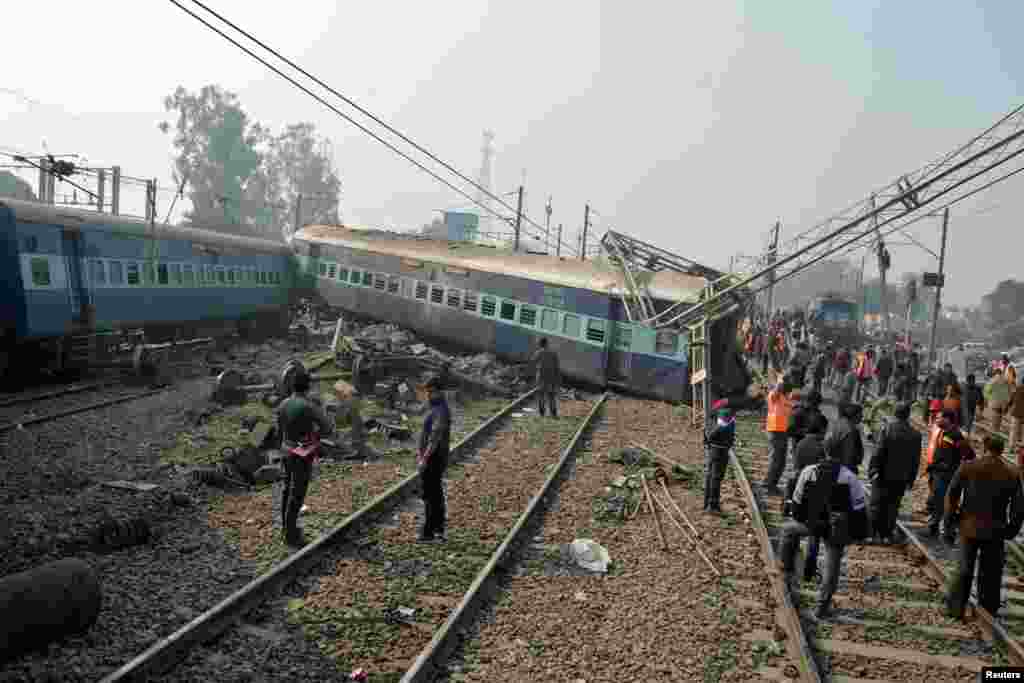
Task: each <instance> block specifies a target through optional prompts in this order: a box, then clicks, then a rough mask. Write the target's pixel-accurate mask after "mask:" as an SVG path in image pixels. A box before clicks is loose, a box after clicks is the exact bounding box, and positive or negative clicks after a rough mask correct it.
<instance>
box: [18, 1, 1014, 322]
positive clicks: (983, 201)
mask: <svg viewBox="0 0 1024 683" xmlns="http://www.w3.org/2000/svg"><path fill="white" fill-rule="evenodd" d="M208 4H210V5H211V6H213V7H214V8H216V9H217V10H218V11H221V12H223V13H224V14H226V15H227V16H228V17H229V18H231V19H233V20H235V21H236V22H238V23H240V24H241V25H242V27H243V28H246V29H248V30H250V31H252V32H253V33H255V34H256V35H257V36H258V37H260V38H261V39H262V40H264V41H265V42H268V43H270V44H271V45H273V46H274V47H276V48H277V49H279V50H281V51H282V52H283V53H285V54H286V55H288V56H290V57H292V58H293V59H295V60H296V61H298V62H299V63H300V64H302V65H303V66H304V67H305V68H307V69H308V70H310V71H312V72H313V73H315V74H316V75H318V76H319V77H321V78H322V79H323V80H325V81H327V82H328V83H330V84H331V85H333V86H334V87H335V88H336V89H338V90H339V91H341V92H342V93H344V94H346V95H347V96H349V97H352V98H353V99H355V100H356V101H358V102H360V103H361V104H362V105H363V106H365V107H367V108H368V109H370V110H371V111H373V112H375V113H376V114H378V115H379V116H381V117H382V118H384V119H385V120H387V121H389V122H391V123H392V124H393V125H395V126H396V127H398V128H399V129H401V130H403V131H404V132H406V133H407V134H409V135H410V137H412V138H413V139H415V140H417V141H419V142H420V143H421V144H423V145H425V146H426V147H428V148H430V149H432V150H433V151H435V152H437V153H438V154H439V155H440V156H441V157H442V158H444V159H446V160H447V161H449V162H451V163H453V164H454V165H455V166H457V167H458V168H460V169H461V170H463V171H464V172H466V173H467V174H468V175H470V176H471V177H475V176H476V174H477V172H478V169H479V165H480V146H481V133H482V131H483V129H485V128H489V129H492V130H494V131H495V133H496V139H495V150H496V157H495V161H494V175H495V184H494V189H495V190H496V191H498V192H501V193H504V192H510V191H512V190H514V189H515V188H516V186H517V185H518V184H519V182H520V180H521V178H522V175H523V171H524V169H525V174H526V186H527V209H528V213H529V214H530V215H531V216H532V217H533V218H534V219H535V220H537V221H538V222H543V215H544V214H543V206H544V203H545V201H546V199H547V197H548V195H549V194H550V195H552V196H553V198H554V199H553V206H554V214H553V222H554V223H555V224H557V223H558V222H563V223H564V224H565V226H566V231H567V235H569V236H572V235H574V234H575V231H576V230H578V229H579V228H580V226H581V224H582V220H583V207H584V204H585V202H588V201H589V202H591V204H592V205H593V207H594V208H595V210H596V212H597V215H596V216H595V222H596V224H597V227H596V230H597V231H598V232H600V231H601V230H602V229H603V228H605V227H615V228H617V229H619V230H621V231H623V232H627V233H630V234H633V235H635V236H637V237H639V238H641V239H645V240H648V241H651V242H654V243H656V244H658V245H660V246H663V247H664V248H667V249H670V250H674V251H677V252H679V253H680V254H682V255H684V256H687V257H690V258H693V259H695V260H698V261H703V262H706V263H708V264H710V265H719V266H724V265H725V264H727V263H728V261H729V257H730V256H731V255H732V254H734V253H736V252H737V251H742V252H746V253H754V252H756V251H758V250H759V249H760V248H761V247H762V246H763V244H764V243H765V240H766V236H767V231H768V229H769V228H770V227H771V225H772V224H773V223H774V221H775V220H776V219H780V220H781V221H782V223H783V238H784V239H785V237H786V236H787V235H793V234H795V233H797V232H800V231H802V230H805V229H807V228H809V227H811V226H812V225H813V224H814V223H815V222H817V221H818V220H820V219H823V218H826V217H827V216H829V215H830V214H832V213H835V212H836V211H838V210H839V209H842V208H844V207H845V206H846V205H847V204H849V203H851V202H853V201H856V200H859V199H861V198H863V197H864V196H866V195H867V194H868V193H869V192H870V191H871V190H873V189H876V188H877V187H879V186H881V185H884V184H885V183H887V182H889V181H891V180H892V179H894V178H895V177H897V176H898V175H900V174H902V173H904V172H909V171H911V170H913V169H915V168H917V167H918V166H920V165H921V164H922V163H924V162H927V161H930V160H932V159H933V158H935V157H938V156H940V155H942V154H944V153H945V152H947V151H949V150H951V149H953V148H954V147H956V146H957V145H959V144H961V143H963V142H965V141H966V140H967V139H968V138H970V137H971V136H972V135H973V134H975V133H977V132H979V131H981V130H982V129H984V128H985V127H987V126H988V125H990V124H991V123H992V122H994V121H995V120H996V119H997V118H999V117H1000V116H1002V115H1003V114H1005V113H1006V112H1008V111H1009V110H1010V109H1012V108H1013V107H1015V106H1017V105H1018V104H1020V101H1019V100H1020V99H1021V94H1022V93H1021V87H1020V83H1021V79H1020V78H1019V72H1020V70H1021V69H1022V68H1024V67H1021V66H1020V65H1024V44H1022V42H1021V41H1020V39H1019V35H1018V33H1019V27H1020V26H1021V25H1024V3H1019V2H1012V1H1003V2H998V1H993V2H990V3H987V5H986V6H981V5H980V4H979V5H978V6H974V4H973V3H970V2H955V3H936V2H934V1H932V2H928V1H925V0H890V2H887V3H882V2H870V1H868V0H848V1H847V2H835V3H827V2H799V3H797V2H792V3H791V2H776V1H770V0H759V1H755V0H749V1H748V2H726V1H724V0H723V1H721V2H699V3H698V2H654V1H642V2H628V3H627V2H624V1H623V0H617V1H607V2H598V1H596V0H593V1H589V2H575V1H572V0H563V1H561V2H534V1H532V0H528V1H525V2H524V1H520V2H509V1H505V2H490V3H488V2H485V1H484V0H446V1H445V2H441V3H420V2H372V3H367V2H361V3H341V2H330V1H328V0H303V1H302V2H296V3H292V4H290V5H288V6H286V7H281V8H279V9H277V10H274V11H265V10H259V11H255V12H253V11H252V8H253V7H256V6H258V5H257V4H254V3H252V2H242V1H241V0H211V1H210V2H209V3H208ZM4 23H5V25H6V26H8V27H10V28H16V29H17V30H9V31H6V32H5V34H4V41H3V43H2V47H0V51H2V53H3V55H4V63H6V64H7V65H8V68H7V69H5V70H4V74H3V76H2V77H0V150H2V151H11V150H17V151H23V152H29V153H34V154H38V153H41V152H42V141H43V140H45V141H46V144H47V145H48V148H49V150H50V151H51V152H52V153H55V154H56V153H78V154H82V155H85V156H86V157H87V158H88V160H89V163H91V164H120V165H121V166H122V167H123V169H124V172H125V173H126V174H129V175H133V176H139V177H156V178H158V179H159V181H160V183H161V186H162V187H163V188H169V187H170V186H171V180H170V179H171V158H172V150H171V146H170V138H169V137H168V136H165V135H163V134H161V133H160V132H159V131H158V130H157V127H156V124H157V123H158V122H159V121H160V120H162V119H163V118H164V117H165V114H164V112H163V110H162V99H163V97H164V96H165V95H167V94H169V93H170V92H172V91H173V90H174V88H175V87H177V86H178V85H182V86H185V87H186V88H188V89H190V90H196V89H198V88H200V87H201V86H203V85H205V84H208V83H216V84H220V85H223V86H224V87H226V88H228V89H229V90H232V91H234V92H237V93H238V95H239V96H240V98H241V102H242V104H243V106H244V107H245V108H246V110H247V111H248V112H249V114H250V115H251V116H252V117H253V118H255V119H257V120H260V121H262V122H264V123H266V124H269V125H270V126H272V127H274V128H280V127H282V126H284V125H285V124H287V123H291V122H297V121H300V120H309V121H312V122H314V123H315V124H316V125H317V126H318V127H319V129H320V130H321V132H323V133H324V134H326V135H327V136H328V137H330V138H331V139H332V140H333V142H334V148H335V155H336V163H337V165H338V168H339V170H340V173H341V176H342V182H343V199H342V214H343V219H344V220H345V221H346V222H348V223H351V224H355V225H366V226H382V227H384V226H386V227H391V226H394V227H400V228H412V227H418V226H419V225H421V224H423V223H426V222H428V221H429V220H430V219H431V218H432V216H433V215H436V214H433V213H432V212H433V211H434V210H436V209H446V208H457V207H464V206H466V205H467V202H466V201H465V200H463V199H462V198H460V197H459V196H457V195H455V194H454V193H452V192H451V191H450V190H448V189H447V188H444V187H443V186H441V185H440V184H439V183H437V182H436V181H434V180H433V179H431V178H429V177H428V176H426V175H425V174H423V173H422V172H420V171H418V170H417V169H415V168H413V167H412V166H411V165H410V164H409V163H408V162H406V161H405V160H403V159H400V158H399V157H397V156H395V155H394V154H393V153H392V152H390V151H388V150H386V149H385V148H384V147H382V146H381V145H380V144H379V143H377V142H375V141H373V140H372V139H370V138H368V137H366V136H365V135H364V134H362V133H361V132H359V131H357V130H356V129H354V128H353V127H352V126H351V125H350V124H348V123H347V122H345V121H343V120H342V119H340V118H339V117H337V116H336V115H335V114H333V113H331V112H329V111H328V110H326V109H324V108H323V107H322V106H321V105H320V104H318V103H316V102H315V101H313V100H312V99H310V98H309V97H308V96H307V95H305V94H303V93H301V92H300V91H298V90H296V89H295V88H294V87H293V86H291V85H289V84H288V83H286V82H284V81H282V80H281V79H279V78H278V77H277V76H276V75H274V74H272V73H270V72H268V71H267V70H266V69H265V68H264V67H263V66H262V65H260V64H258V63H256V62H255V61H253V60H252V59H251V58H250V57H248V56H246V55H244V54H242V53H241V52H239V51H238V50H237V49H236V48H234V47H233V46H231V45H230V44H228V43H227V42H226V41H224V40H223V39H222V38H220V37H218V36H216V35H214V34H213V33H212V32H210V31H209V30H208V29H206V28H205V27H203V26H202V25H200V24H199V23H198V22H196V21H195V20H194V19H192V18H190V17H188V16H187V15H185V14H184V13H183V12H181V10H179V9H177V8H176V7H175V6H174V5H172V4H171V3H169V2H166V1H165V0H105V1H104V2H100V3H79V2H70V1H66V0H65V1H64V2H60V1H58V2H52V3H26V2H20V3H17V4H13V3H12V6H11V7H5V8H4ZM19 65H20V66H19ZM1015 67H1016V68H1015ZM5 89H6V90H5ZM9 90H13V91H18V92H20V93H21V94H22V95H21V96H18V95H14V94H11V93H10V92H7V91H9ZM26 97H27V98H29V99H30V100H31V101H27V100H26V99H25V98H26ZM342 108H344V105H342ZM3 163H8V162H3ZM1022 182H1024V179H1016V178H1015V179H1012V180H1010V181H1008V182H1006V183H1004V184H1002V185H1000V186H998V187H996V188H994V189H993V190H991V191H990V192H989V193H987V194H985V195H984V196H982V197H980V198H979V200H978V201H977V202H973V203H971V204H970V205H968V204H967V203H966V202H965V203H964V204H962V205H960V206H958V207H956V208H955V209H954V213H953V218H952V221H951V229H950V240H949V251H948V259H947V272H948V273H949V275H948V283H949V287H948V288H947V292H946V296H945V300H946V301H947V302H950V303H960V304H965V303H975V302H976V301H977V300H978V299H979V297H980V296H981V295H983V294H985V293H986V292H988V291H989V290H991V289H992V287H993V286H994V285H995V283H996V282H997V281H998V280H1000V279H1004V278H1007V277H1017V278H1021V279H1024V272H1022V268H1021V267H1020V266H1019V265H1018V264H1019V263H1020V262H1021V260H1022V259H1024V232H1022V231H1021V230H1020V229H1019V228H1018V215H1019V210H1020V209H1021V207H1022V205H1024V202H1021V201H1020V200H1019V199H1017V197H1019V196H1020V195H1021V183H1022ZM471 194H473V195H474V196H475V192H471ZM142 196H143V195H142V192H141V190H126V194H125V202H126V205H127V208H128V209H129V210H135V211H141V205H142V204H141V202H142ZM170 200H171V193H169V192H164V193H162V194H161V195H160V203H159V214H160V216H161V217H163V215H164V214H165V213H166V212H167V210H168V208H169V206H170ZM510 201H511V200H510ZM176 213H177V212H176ZM914 234H915V235H916V236H917V237H918V238H919V239H921V240H922V241H925V242H927V243H929V244H930V245H932V246H933V247H934V248H935V249H936V250H937V247H938V241H939V231H938V221H937V220H935V221H925V222H922V223H919V224H918V225H917V226H915V231H914ZM892 254H893V272H894V273H895V274H896V275H897V276H898V275H899V274H900V273H903V272H905V271H919V270H926V269H934V261H933V260H932V257H930V256H928V255H926V254H924V253H923V252H921V251H920V250H919V249H917V248H916V247H902V246H894V247H893V248H892ZM858 260H859V255H858ZM872 272H873V271H871V270H870V269H869V277H870V276H871V273H872Z"/></svg>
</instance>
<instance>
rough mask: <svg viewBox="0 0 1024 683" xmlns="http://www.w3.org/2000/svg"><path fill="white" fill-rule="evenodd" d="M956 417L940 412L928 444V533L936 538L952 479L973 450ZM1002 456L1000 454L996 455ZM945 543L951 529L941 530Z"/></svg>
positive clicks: (970, 456)
mask: <svg viewBox="0 0 1024 683" xmlns="http://www.w3.org/2000/svg"><path fill="white" fill-rule="evenodd" d="M958 417H959V416H958V415H957V414H956V412H954V411H952V410H943V411H942V413H941V414H940V415H939V419H938V420H937V421H936V423H935V427H934V432H933V434H932V438H931V439H929V443H928V468H927V470H926V472H928V483H929V488H930V490H931V495H930V496H929V497H928V512H929V519H928V532H929V533H930V534H931V535H932V536H938V534H939V523H940V522H941V521H942V516H943V511H944V506H943V501H944V500H945V499H946V490H947V489H948V488H949V484H950V481H951V480H952V479H953V475H954V474H955V473H956V471H957V469H958V468H959V467H960V463H962V462H963V461H965V460H974V449H972V448H971V445H970V443H969V442H968V441H967V439H966V438H965V437H964V435H963V434H962V433H961V432H960V430H959V429H958V428H957V426H956V425H957V419H958ZM1000 452H1002V451H1000ZM944 532H945V533H944V536H945V539H946V542H948V543H952V542H953V540H954V538H953V528H952V527H951V526H946V528H945V529H944Z"/></svg>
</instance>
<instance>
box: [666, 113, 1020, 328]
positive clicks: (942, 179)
mask: <svg viewBox="0 0 1024 683" xmlns="http://www.w3.org/2000/svg"><path fill="white" fill-rule="evenodd" d="M1022 153H1024V106H1020V107H1017V108H1016V109H1014V110H1013V111H1011V112H1010V113H1009V114H1007V115H1006V116H1004V117H1003V118H1002V119H1000V120H999V121H998V122H996V124H995V125H993V126H991V127H990V128H988V129H987V130H986V131H985V132H984V133H982V134H980V135H978V136H976V137H975V138H973V139H972V140H971V141H970V142H968V143H967V144H965V145H962V146H961V147H959V148H957V149H956V150H955V151H954V152H952V153H950V154H947V155H946V156H944V157H943V158H942V159H940V160H939V161H937V162H933V163H931V164H928V165H926V166H924V167H922V168H921V169H919V170H918V171H916V172H914V173H911V174H907V175H904V176H902V177H901V178H899V179H898V180H896V181H895V182H893V183H890V184H889V185H888V186H887V187H885V188H883V189H882V190H879V191H876V192H874V193H871V194H870V195H869V196H868V197H867V198H866V199H864V200H861V201H860V202H858V203H856V204H854V205H852V206H851V207H849V208H847V209H846V210H845V211H843V212H841V213H839V214H837V215H835V216H833V217H831V218H829V219H827V220H826V221H824V222H822V223H820V224H818V225H817V226H815V227H814V228H812V229H811V230H808V231H806V232H804V233H802V234H801V235H798V236H797V237H796V238H794V239H793V240H791V241H790V242H788V243H787V244H786V245H783V247H782V248H780V249H779V252H780V254H779V258H778V260H777V261H776V262H775V263H774V264H772V266H771V267H768V268H762V269H760V270H758V271H757V272H755V273H753V274H751V275H748V276H746V277H744V278H742V279H740V281H739V282H736V283H735V284H733V285H731V286H728V287H725V288H723V289H721V290H720V291H718V292H717V293H715V294H713V295H711V296H709V297H706V298H705V300H704V301H702V302H701V303H699V304H697V305H694V306H692V307H690V308H689V309H687V310H686V311H684V312H683V313H680V314H679V315H677V316H676V317H675V318H673V319H672V320H670V321H669V323H682V324H689V323H691V322H693V321H695V320H698V319H700V318H701V317H702V316H703V315H704V312H705V311H706V310H707V309H709V308H712V307H714V306H716V305H718V304H719V300H720V299H722V298H723V297H726V296H728V295H729V294H731V293H732V292H733V291H735V290H738V289H741V288H746V287H749V286H750V285H751V284H753V283H755V282H756V281H758V280H760V279H761V278H763V277H765V276H766V275H768V273H769V272H771V270H772V269H773V268H774V269H776V271H777V275H776V280H781V279H784V278H787V277H790V276H792V275H794V274H796V273H797V272H800V271H802V270H803V269H804V268H806V267H808V266H809V265H811V264H813V263H815V262H817V261H819V260H820V259H821V258H823V257H824V255H827V254H831V253H834V252H836V251H838V250H840V249H844V248H847V247H851V246H855V245H857V243H858V242H864V244H863V245H861V246H867V245H870V243H871V241H872V240H873V239H874V237H875V235H876V234H877V229H876V227H875V226H874V225H872V226H871V227H870V228H868V229H867V230H863V231H861V232H859V233H857V234H856V235H855V236H853V237H852V238H851V237H850V235H849V234H848V233H850V232H852V231H854V230H855V229H856V228H857V227H858V226H861V225H862V224H863V223H865V222H866V221H872V222H874V221H873V220H872V219H877V223H878V228H885V227H886V226H889V225H890V224H893V223H895V224H896V228H894V229H898V228H899V227H902V226H903V225H905V224H906V223H909V222H910V221H911V220H913V219H915V218H916V214H918V213H919V212H921V211H922V210H923V209H924V208H925V207H927V206H929V205H930V204H932V203H933V202H936V201H937V200H939V199H940V198H942V197H945V196H947V195H949V194H951V193H956V195H959V196H960V198H963V197H966V196H967V195H968V194H970V193H971V192H972V188H973V187H974V185H975V184H981V183H984V181H985V180H986V178H985V177H984V176H986V175H987V174H989V173H990V172H991V171H993V170H994V169H996V168H998V167H999V166H1002V165H1003V164H1005V163H1006V162H1008V161H1010V160H1012V159H1015V158H1017V157H1018V156H1020V155H1021V154H1022ZM1005 177H1009V174H1008V175H1007V176H1005ZM975 181H977V182H975ZM873 200H874V201H873ZM954 201H956V199H954ZM872 204H874V206H872ZM908 207H909V208H908Z"/></svg>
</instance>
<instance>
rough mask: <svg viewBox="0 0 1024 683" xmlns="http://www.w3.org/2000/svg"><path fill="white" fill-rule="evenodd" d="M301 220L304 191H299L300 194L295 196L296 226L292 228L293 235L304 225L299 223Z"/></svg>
mask: <svg viewBox="0 0 1024 683" xmlns="http://www.w3.org/2000/svg"><path fill="white" fill-rule="evenodd" d="M300 220H302V193H301V192H300V193H299V195H298V196H297V197H295V226H294V228H293V230H292V234H293V235H294V234H295V233H297V232H298V231H299V228H301V227H302V226H301V225H299V221H300Z"/></svg>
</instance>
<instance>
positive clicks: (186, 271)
mask: <svg viewBox="0 0 1024 683" xmlns="http://www.w3.org/2000/svg"><path fill="white" fill-rule="evenodd" d="M181 270H182V275H183V276H184V279H185V284H186V285H190V284H192V282H193V281H194V275H193V273H192V264H191V263H186V264H185V265H183V266H182V267H181Z"/></svg>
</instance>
